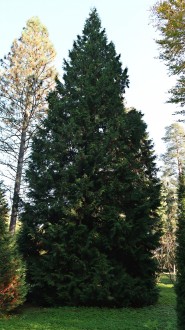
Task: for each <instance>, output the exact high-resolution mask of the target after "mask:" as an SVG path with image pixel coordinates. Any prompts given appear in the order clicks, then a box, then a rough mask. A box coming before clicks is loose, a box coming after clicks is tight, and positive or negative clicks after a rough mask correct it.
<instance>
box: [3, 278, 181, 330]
mask: <svg viewBox="0 0 185 330" xmlns="http://www.w3.org/2000/svg"><path fill="white" fill-rule="evenodd" d="M159 287H160V292H161V294H160V299H159V302H158V303H157V305H155V306H151V307H145V308H142V309H131V308H120V309H106V308H103V309H101V308H74V307H61V308H33V307H32V308H23V309H22V311H21V312H20V313H19V314H14V315H10V316H6V317H5V316H4V317H2V318H1V319H0V329H1V330H136V329H137V330H145V329H149V330H175V329H176V315H175V293H174V289H173V285H172V284H170V282H169V281H168V279H167V277H162V279H161V281H160V283H159Z"/></svg>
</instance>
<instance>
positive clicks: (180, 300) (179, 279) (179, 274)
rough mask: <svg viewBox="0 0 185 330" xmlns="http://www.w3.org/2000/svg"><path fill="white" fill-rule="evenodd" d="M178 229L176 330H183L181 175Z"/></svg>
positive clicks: (184, 205)
mask: <svg viewBox="0 0 185 330" xmlns="http://www.w3.org/2000/svg"><path fill="white" fill-rule="evenodd" d="M178 204H179V214H178V227H177V243H178V244H177V283H176V293H177V316H178V318H177V319H178V329H179V330H183V329H184V327H185V300H184V292H185V284H184V283H185V257H184V256H185V177H184V173H181V175H180V177H179V189H178Z"/></svg>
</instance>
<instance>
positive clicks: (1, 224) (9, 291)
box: [0, 183, 27, 314]
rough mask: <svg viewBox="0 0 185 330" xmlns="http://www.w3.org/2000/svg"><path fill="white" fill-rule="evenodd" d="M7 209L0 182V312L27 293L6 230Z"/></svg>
mask: <svg viewBox="0 0 185 330" xmlns="http://www.w3.org/2000/svg"><path fill="white" fill-rule="evenodd" d="M8 219H9V210H8V205H7V202H6V199H5V192H4V190H3V188H2V183H0V260H1V262H0V314H1V313H5V312H9V311H12V310H14V309H15V308H17V307H18V306H20V305H22V304H23V303H24V301H25V297H26V294H27V286H26V284H25V267H24V264H23V261H22V259H21V256H20V255H19V253H18V250H17V247H16V244H15V241H14V238H13V237H12V235H10V233H9V231H8Z"/></svg>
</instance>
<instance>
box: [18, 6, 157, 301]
mask: <svg viewBox="0 0 185 330" xmlns="http://www.w3.org/2000/svg"><path fill="white" fill-rule="evenodd" d="M127 85H128V76H127V70H126V69H125V70H123V69H122V65H121V62H120V56H118V55H117V54H116V52H115V47H114V45H113V44H112V42H110V43H108V41H107V37H106V34H105V30H104V29H102V28H101V22H100V19H99V17H98V14H97V11H96V10H95V9H94V10H92V12H91V13H90V16H89V18H88V19H87V20H86V23H85V26H84V30H83V34H82V36H78V37H77V40H76V41H75V42H74V44H73V49H72V50H71V51H70V52H69V60H68V61H65V62H64V76H63V83H61V82H58V84H57V89H56V90H55V92H53V93H52V94H50V97H49V105H50V107H49V112H48V117H47V119H46V120H45V121H44V123H43V126H42V127H41V128H39V129H38V131H37V134H36V135H35V136H34V139H33V145H32V153H31V158H30V163H29V169H28V172H27V179H28V183H29V194H28V196H29V203H26V204H25V212H24V213H23V215H22V230H21V235H20V238H19V243H20V247H21V249H22V252H23V253H24V257H25V259H26V261H27V267H28V274H27V276H28V277H27V278H28V282H29V283H30V284H31V288H32V291H31V293H30V294H31V296H30V298H31V299H32V301H33V300H34V301H36V302H37V303H38V302H39V303H42V304H48V305H52V304H54V305H56V304H58V305H91V306H92V305H96V306H130V305H132V306H143V305H147V304H151V303H154V302H156V300H157V297H158V292H157V289H156V286H155V281H156V271H157V265H156V262H155V259H154V258H153V250H154V249H155V248H156V246H157V245H158V241H159V228H158V226H159V219H158V216H157V214H156V209H157V207H158V205H159V182H158V179H157V177H156V167H155V157H154V155H153V147H152V143H151V141H150V140H149V139H148V136H147V133H146V125H145V123H144V122H143V120H142V115H141V114H140V113H138V112H137V111H135V110H132V111H130V112H129V113H126V111H125V109H124V105H123V93H124V91H125V88H126V86H127Z"/></svg>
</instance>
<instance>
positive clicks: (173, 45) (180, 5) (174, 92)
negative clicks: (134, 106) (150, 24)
mask: <svg viewBox="0 0 185 330" xmlns="http://www.w3.org/2000/svg"><path fill="white" fill-rule="evenodd" d="M152 13H153V18H154V25H155V26H156V27H157V30H158V31H159V32H160V35H159V38H158V39H157V43H158V44H159V46H160V56H159V57H160V58H161V59H162V60H164V62H165V63H166V65H167V67H168V69H169V73H170V74H172V75H175V77H177V83H176V86H175V87H173V88H172V89H171V90H170V91H169V92H170V94H171V97H170V99H169V102H172V103H175V104H179V105H180V106H182V107H183V106H184V105H185V56H184V54H185V33H184V31H185V20H184V16H185V2H184V0H163V1H158V2H157V3H156V4H155V5H154V6H153V8H152ZM177 113H183V114H184V110H181V111H179V112H177Z"/></svg>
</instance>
